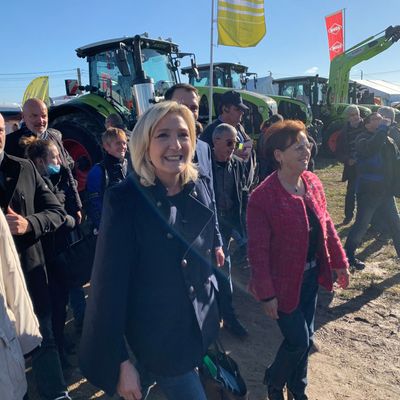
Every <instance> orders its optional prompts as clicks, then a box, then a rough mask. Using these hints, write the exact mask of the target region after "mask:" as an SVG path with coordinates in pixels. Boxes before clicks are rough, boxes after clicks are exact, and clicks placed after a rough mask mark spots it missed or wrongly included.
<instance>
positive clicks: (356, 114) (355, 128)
mask: <svg viewBox="0 0 400 400" xmlns="http://www.w3.org/2000/svg"><path fill="white" fill-rule="evenodd" d="M343 114H344V116H345V118H346V125H345V126H344V127H343V129H342V130H341V131H340V133H339V137H338V142H337V146H336V152H335V155H336V157H337V159H338V160H339V161H341V162H342V163H343V164H344V167H343V174H342V182H346V181H347V189H346V197H345V202H344V220H343V224H344V225H347V224H349V223H350V222H351V220H352V219H353V216H354V209H355V205H356V191H355V185H356V148H355V146H356V139H357V136H358V135H359V134H360V133H362V131H363V121H362V118H361V116H360V110H359V109H358V107H357V106H356V105H354V104H351V105H350V106H348V107H347V108H346V109H345V110H344V112H343Z"/></svg>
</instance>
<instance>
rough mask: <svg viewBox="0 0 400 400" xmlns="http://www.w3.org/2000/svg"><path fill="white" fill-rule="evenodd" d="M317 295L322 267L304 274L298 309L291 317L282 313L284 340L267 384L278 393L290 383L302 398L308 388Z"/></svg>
mask: <svg viewBox="0 0 400 400" xmlns="http://www.w3.org/2000/svg"><path fill="white" fill-rule="evenodd" d="M317 293H318V267H315V268H312V269H310V270H308V271H305V272H304V276H303V283H302V286H301V293H300V301H299V305H298V306H297V308H296V309H295V310H294V311H292V312H291V313H289V314H286V313H283V312H280V311H279V312H278V314H279V319H278V320H277V322H278V325H279V328H280V330H281V332H282V335H283V337H284V340H283V342H282V344H281V346H280V347H279V350H278V353H277V354H276V356H275V360H274V362H273V363H272V364H271V365H270V367H269V368H268V369H267V371H266V381H267V382H266V383H267V384H268V386H273V387H274V388H276V389H278V390H281V389H283V387H284V386H285V384H287V387H288V388H289V390H290V391H291V392H292V393H293V395H294V396H295V398H296V397H301V396H302V395H303V394H304V392H305V389H306V386H307V366H308V353H309V351H310V348H311V346H312V344H313V338H314V318H315V309H316V305H317Z"/></svg>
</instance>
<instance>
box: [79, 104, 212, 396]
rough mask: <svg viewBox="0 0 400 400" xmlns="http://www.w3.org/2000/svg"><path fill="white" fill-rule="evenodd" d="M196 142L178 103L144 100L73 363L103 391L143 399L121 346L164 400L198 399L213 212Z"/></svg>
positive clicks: (109, 211) (104, 224)
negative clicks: (154, 383)
mask: <svg viewBox="0 0 400 400" xmlns="http://www.w3.org/2000/svg"><path fill="white" fill-rule="evenodd" d="M195 143H196V134H195V124H194V119H193V116H192V113H191V111H190V110H189V109H188V108H187V107H185V106H183V105H179V104H178V103H176V102H172V101H166V102H163V103H160V104H157V105H155V106H153V107H152V108H151V109H149V110H148V111H147V112H145V113H144V115H143V116H142V117H141V118H140V119H139V121H138V123H137V124H136V126H135V129H134V131H133V133H132V137H131V140H130V143H129V147H130V154H131V157H132V163H133V168H134V174H131V175H130V176H129V177H128V178H127V179H126V180H125V181H124V182H122V183H120V184H118V185H116V186H114V187H112V188H110V189H109V190H108V191H107V192H106V195H105V199H104V207H103V216H102V220H101V225H100V229H99V237H98V241H97V250H96V257H95V262H94V269H93V276H92V282H91V286H92V287H91V291H90V294H89V301H88V309H87V313H86V317H85V322H84V328H83V336H82V340H81V369H82V371H83V373H84V375H85V376H86V377H87V378H88V379H89V380H90V381H91V382H92V383H93V384H95V385H97V386H99V387H100V388H102V389H103V390H105V391H106V392H107V393H108V394H110V395H112V394H113V393H114V392H118V394H119V395H120V396H121V397H123V398H124V399H141V398H142V392H141V384H140V380H141V373H139V372H138V369H137V368H135V366H134V365H133V364H132V363H131V362H130V361H129V357H128V352H127V347H126V344H127V345H128V346H129V347H130V349H131V350H132V352H133V353H134V355H135V358H136V360H137V362H138V365H139V366H140V367H141V368H139V370H140V371H141V370H143V371H146V374H150V375H151V376H152V377H153V379H154V380H156V381H157V383H158V384H159V386H160V388H161V390H162V391H163V392H164V394H165V395H166V396H167V398H168V399H174V400H180V399H182V400H187V399H191V400H205V399H206V397H205V394H204V390H203V388H202V386H201V383H200V380H199V377H198V374H197V372H196V367H197V366H199V365H200V363H201V362H202V357H203V355H204V353H205V351H206V349H207V347H208V346H209V344H210V343H211V342H212V341H213V340H214V339H215V338H216V336H217V333H218V328H219V324H218V321H219V315H218V308H217V304H216V299H215V286H216V284H215V277H214V275H213V274H212V269H211V255H212V253H213V252H212V249H214V248H215V243H214V229H215V215H214V213H213V212H212V211H211V210H212V209H213V204H212V199H211V196H210V193H209V191H208V190H207V188H206V184H205V182H203V180H202V178H199V177H198V174H197V169H196V167H195V165H194V164H193V163H192V159H193V154H194V150H195Z"/></svg>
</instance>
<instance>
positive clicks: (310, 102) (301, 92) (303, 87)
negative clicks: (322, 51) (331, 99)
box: [273, 75, 328, 118]
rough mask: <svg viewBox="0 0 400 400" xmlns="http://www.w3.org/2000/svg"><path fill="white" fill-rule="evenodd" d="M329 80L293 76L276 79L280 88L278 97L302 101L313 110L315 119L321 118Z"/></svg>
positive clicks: (318, 77)
mask: <svg viewBox="0 0 400 400" xmlns="http://www.w3.org/2000/svg"><path fill="white" fill-rule="evenodd" d="M327 82H328V79H326V78H322V77H320V76H318V75H315V76H293V77H289V78H281V79H274V80H273V84H274V85H277V86H278V95H279V96H287V97H291V98H293V99H297V100H301V101H303V102H304V103H306V104H307V106H308V107H310V108H311V110H312V114H313V117H314V118H320V114H321V105H322V104H323V103H324V99H325V95H326V91H327Z"/></svg>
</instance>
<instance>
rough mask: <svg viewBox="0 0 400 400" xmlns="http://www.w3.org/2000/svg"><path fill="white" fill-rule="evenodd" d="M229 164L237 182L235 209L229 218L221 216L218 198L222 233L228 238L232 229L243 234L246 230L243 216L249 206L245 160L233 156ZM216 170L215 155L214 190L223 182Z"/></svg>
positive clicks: (234, 197)
mask: <svg viewBox="0 0 400 400" xmlns="http://www.w3.org/2000/svg"><path fill="white" fill-rule="evenodd" d="M228 163H229V164H230V167H231V171H232V175H233V180H234V182H235V195H234V196H233V199H232V201H233V209H232V210H231V213H229V215H228V216H224V215H222V214H221V209H220V206H219V204H218V198H216V204H217V212H218V222H219V227H220V230H221V232H222V233H223V234H224V235H227V236H229V235H231V233H232V229H236V230H238V231H239V232H241V231H242V229H243V228H244V226H243V218H242V216H243V215H244V213H245V211H246V210H245V207H246V206H247V202H246V200H247V198H245V196H247V194H248V193H247V191H246V190H244V187H245V185H246V173H245V167H244V162H243V160H241V159H240V158H239V157H236V156H235V155H234V156H232V158H231V160H230V161H228ZM216 168H217V164H216V161H215V158H214V153H213V177H214V188H216V187H217V186H218V185H221V184H222V183H221V182H218V178H217V177H218V175H217V173H216Z"/></svg>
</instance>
